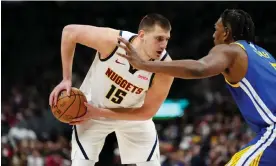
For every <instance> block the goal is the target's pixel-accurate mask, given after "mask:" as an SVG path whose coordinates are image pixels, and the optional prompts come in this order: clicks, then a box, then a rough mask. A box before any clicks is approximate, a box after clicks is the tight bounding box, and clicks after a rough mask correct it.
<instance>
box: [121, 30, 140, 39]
mask: <svg viewBox="0 0 276 166" xmlns="http://www.w3.org/2000/svg"><path fill="white" fill-rule="evenodd" d="M120 36H121V37H123V38H124V39H126V40H130V39H131V38H134V37H135V36H137V34H136V33H133V32H130V31H126V30H121V31H120Z"/></svg>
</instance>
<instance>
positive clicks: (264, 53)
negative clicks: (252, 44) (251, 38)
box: [254, 50, 270, 58]
mask: <svg viewBox="0 0 276 166" xmlns="http://www.w3.org/2000/svg"><path fill="white" fill-rule="evenodd" d="M254 51H255V52H256V53H257V54H258V55H259V56H261V57H265V58H270V57H269V55H268V53H267V52H265V51H256V50H254Z"/></svg>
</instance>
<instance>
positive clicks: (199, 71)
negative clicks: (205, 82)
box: [190, 61, 208, 78]
mask: <svg viewBox="0 0 276 166" xmlns="http://www.w3.org/2000/svg"><path fill="white" fill-rule="evenodd" d="M207 71H208V67H207V65H206V64H204V63H202V62H200V61H197V65H195V66H194V68H193V69H192V70H190V72H191V75H192V76H193V77H194V78H205V77H206V76H207V75H206V74H207V73H208V72H207Z"/></svg>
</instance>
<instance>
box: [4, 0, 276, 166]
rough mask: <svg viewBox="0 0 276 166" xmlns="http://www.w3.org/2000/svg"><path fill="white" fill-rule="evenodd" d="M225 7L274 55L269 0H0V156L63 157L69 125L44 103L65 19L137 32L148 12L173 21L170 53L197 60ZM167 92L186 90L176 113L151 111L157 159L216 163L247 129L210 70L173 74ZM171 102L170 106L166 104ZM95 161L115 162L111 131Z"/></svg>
mask: <svg viewBox="0 0 276 166" xmlns="http://www.w3.org/2000/svg"><path fill="white" fill-rule="evenodd" d="M226 8H241V9H244V10H246V11H247V12H248V13H249V14H250V15H251V16H252V18H253V20H254V22H255V26H256V42H257V44H259V45H260V46H262V47H264V48H265V49H267V50H268V51H269V52H270V53H271V54H272V55H274V56H275V55H276V49H275V44H276V19H275V17H274V16H273V13H274V11H275V9H276V3H275V2H185V1H184V2H66V1H59V2H54V1H53V2H23V1H18V2H13V1H10V2H3V1H1V9H2V10H1V14H2V17H1V19H2V26H1V45H2V46H1V48H2V52H1V61H2V63H1V67H2V72H1V75H2V78H1V162H2V165H6V166H10V165H14V166H19V165H24V166H25V165H27V166H43V165H45V166H68V165H70V163H71V161H70V148H71V147H70V139H71V132H72V127H71V126H69V125H67V124H63V123H60V122H58V121H57V120H56V119H55V118H54V117H53V116H52V113H51V111H50V110H49V106H48V97H49V93H50V92H51V90H52V88H53V87H54V86H55V85H57V84H58V83H59V82H60V81H61V79H62V69H61V58H60V40H61V33H62V29H63V27H64V26H65V25H67V24H89V25H95V26H106V27H112V28H116V29H123V30H128V31H131V32H137V28H138V24H139V21H140V20H141V18H142V17H143V16H145V15H146V14H147V13H153V12H157V13H160V14H162V15H164V16H166V17H167V18H168V19H169V20H170V21H171V24H172V33H171V35H172V38H171V40H170V42H169V45H168V52H169V53H170V55H171V57H172V58H173V59H174V60H176V59H199V58H201V57H203V56H204V55H206V54H207V53H208V51H209V49H210V48H211V47H212V46H213V39H212V34H213V32H214V23H215V22H216V21H217V19H218V18H219V16H220V14H221V13H222V12H223V10H224V9H226ZM94 54H95V50H93V49H90V48H87V47H84V46H81V45H78V46H77V49H76V53H75V58H74V66H73V86H75V87H79V86H80V84H81V82H82V79H83V78H84V76H85V74H86V72H87V71H88V68H89V66H90V65H91V63H92V60H93V58H94ZM168 98H169V99H181V98H185V99H187V100H189V102H190V105H189V106H188V108H186V110H185V112H184V116H183V117H179V118H175V119H170V120H156V121H155V123H156V128H157V130H158V133H159V139H160V150H161V161H162V166H207V165H208V166H222V165H224V164H225V163H226V162H227V161H228V160H229V159H230V157H231V156H232V155H233V154H234V153H235V152H237V151H238V149H239V148H241V147H242V146H243V145H245V144H246V143H247V142H249V141H250V140H251V139H252V138H253V137H254V135H255V134H254V133H253V132H252V131H251V130H250V129H249V128H248V126H247V125H246V124H245V123H244V120H243V118H242V117H241V116H240V113H239V110H238V108H237V107H236V105H235V103H234V102H233V100H232V98H231V96H230V94H229V93H228V91H227V89H226V87H225V83H224V80H223V78H222V77H221V76H217V77H214V78H210V79H204V80H181V79H175V81H174V83H173V86H172V88H171V91H170V94H169V96H168ZM168 111H170V110H168ZM97 166H121V164H120V156H119V153H118V149H117V144H116V137H115V135H114V134H111V135H110V136H108V138H107V139H106V144H105V146H104V148H103V150H102V153H101V155H100V162H99V163H97Z"/></svg>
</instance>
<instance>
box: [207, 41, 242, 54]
mask: <svg viewBox="0 0 276 166" xmlns="http://www.w3.org/2000/svg"><path fill="white" fill-rule="evenodd" d="M241 53H244V50H243V49H242V48H241V47H240V46H239V45H237V44H232V43H231V44H218V45H216V46H214V47H213V48H212V49H211V50H210V52H209V54H217V55H222V54H223V55H227V56H229V57H230V56H231V57H235V56H237V55H239V54H241Z"/></svg>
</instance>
